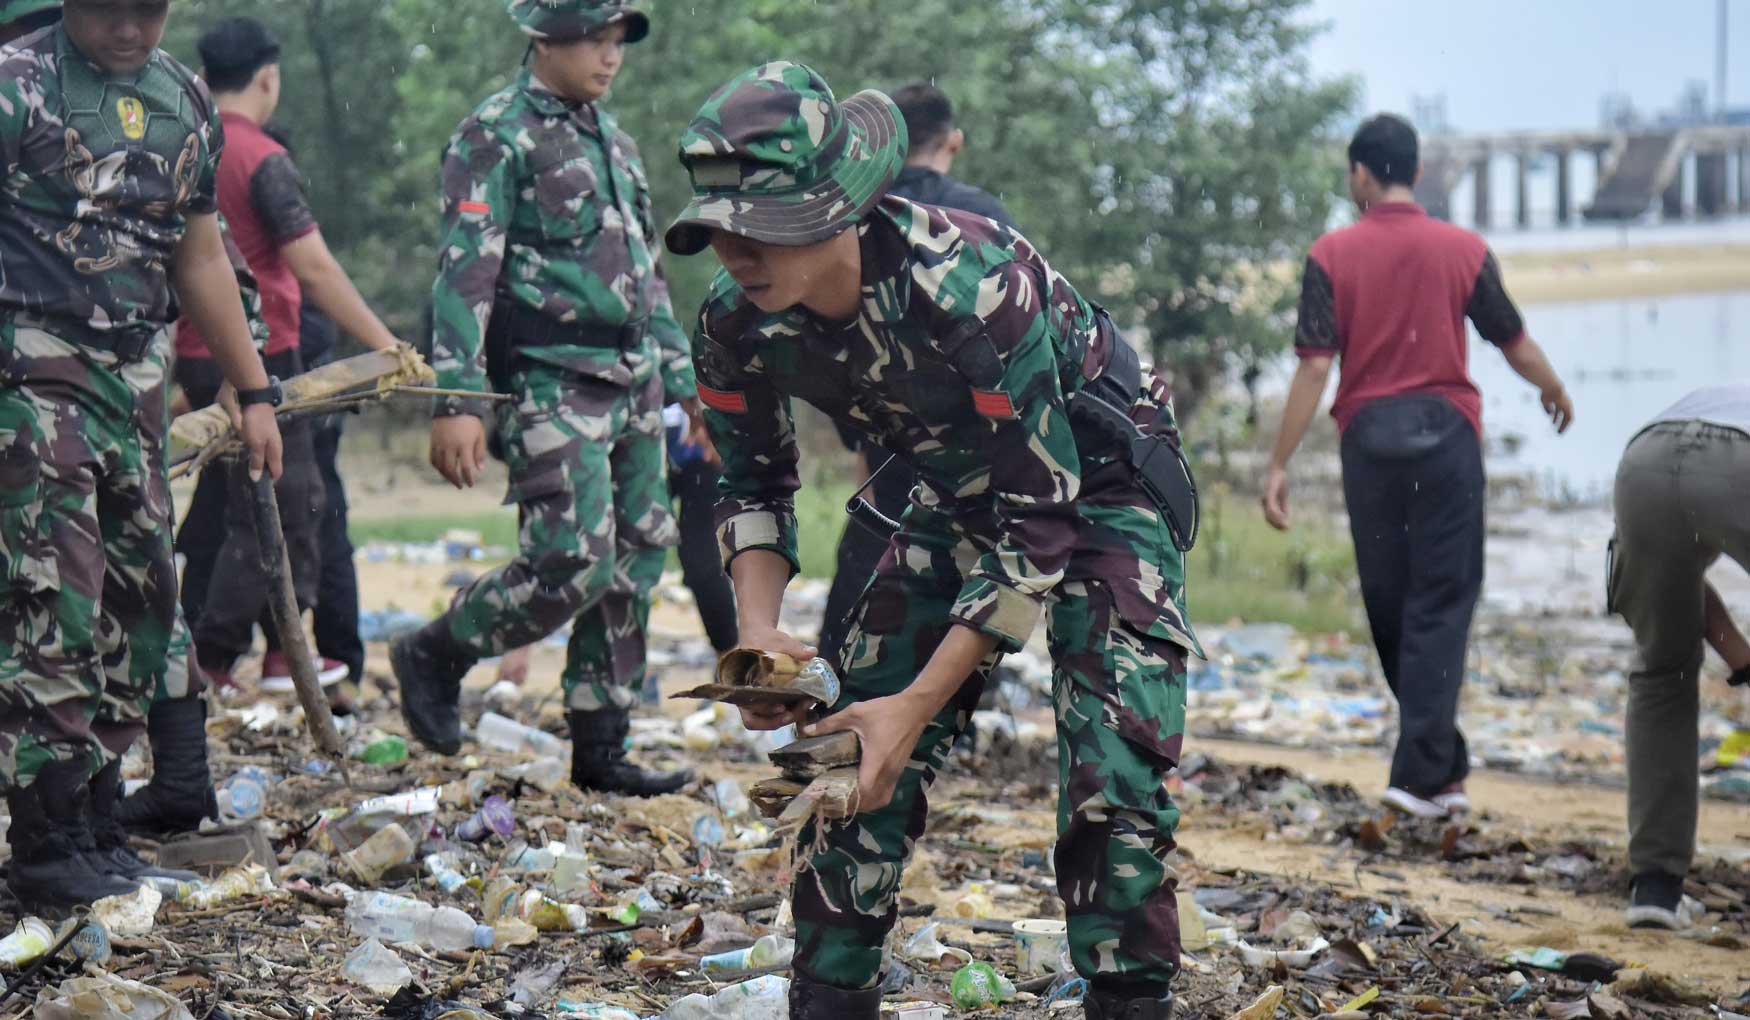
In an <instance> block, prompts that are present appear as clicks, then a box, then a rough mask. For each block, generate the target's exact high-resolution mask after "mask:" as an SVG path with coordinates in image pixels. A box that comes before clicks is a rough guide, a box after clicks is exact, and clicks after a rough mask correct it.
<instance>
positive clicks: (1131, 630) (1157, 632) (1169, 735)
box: [1088, 582, 1185, 765]
mask: <svg viewBox="0 0 1750 1020" xmlns="http://www.w3.org/2000/svg"><path fill="white" fill-rule="evenodd" d="M1088 595H1089V598H1090V601H1092V602H1094V603H1095V605H1094V606H1092V607H1090V608H1091V609H1093V610H1094V611H1095V612H1098V613H1101V614H1103V618H1104V619H1105V620H1106V621H1107V623H1106V648H1105V652H1104V664H1105V670H1104V675H1103V676H1102V677H1100V678H1099V682H1100V683H1101V684H1102V685H1104V686H1105V687H1106V689H1105V690H1097V691H1096V692H1095V693H1097V694H1098V695H1099V696H1100V700H1102V701H1103V702H1105V703H1106V713H1107V722H1108V723H1109V724H1110V725H1111V727H1112V728H1113V729H1114V730H1116V731H1117V733H1118V735H1119V736H1121V737H1123V738H1124V739H1125V740H1127V741H1129V742H1130V743H1131V744H1133V745H1135V746H1136V747H1138V748H1140V749H1141V750H1142V751H1143V752H1145V753H1146V754H1147V755H1149V756H1150V757H1154V758H1158V759H1160V760H1161V761H1163V762H1165V763H1167V764H1169V765H1176V764H1178V761H1179V754H1180V751H1181V750H1182V749H1183V747H1184V743H1185V649H1184V648H1183V647H1181V644H1180V639H1179V638H1177V637H1176V635H1173V634H1172V633H1171V631H1170V629H1169V628H1166V627H1163V626H1161V624H1160V621H1159V619H1158V617H1156V616H1155V615H1153V614H1146V615H1144V614H1133V613H1126V612H1125V611H1124V610H1123V608H1122V607H1123V603H1122V602H1120V601H1119V600H1117V599H1115V598H1114V597H1113V594H1112V590H1111V589H1110V588H1109V587H1108V586H1106V585H1104V584H1101V583H1099V582H1090V583H1089V584H1088ZM1132 616H1137V617H1138V618H1136V619H1132V618H1131V617H1132ZM1098 618H1100V617H1096V619H1098Z"/></svg>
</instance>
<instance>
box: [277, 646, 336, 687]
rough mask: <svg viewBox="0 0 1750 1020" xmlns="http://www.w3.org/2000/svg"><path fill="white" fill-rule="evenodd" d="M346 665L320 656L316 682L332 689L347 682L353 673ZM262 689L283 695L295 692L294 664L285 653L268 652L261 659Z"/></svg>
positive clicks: (317, 662)
mask: <svg viewBox="0 0 1750 1020" xmlns="http://www.w3.org/2000/svg"><path fill="white" fill-rule="evenodd" d="M351 672H352V671H351V670H350V669H347V668H346V663H344V662H336V661H335V660H333V659H329V658H324V657H321V656H318V657H317V659H316V680H317V682H318V683H320V684H321V685H322V686H324V687H332V686H334V685H335V684H337V683H339V682H341V681H342V680H345V679H346V677H347V674H349V673H351ZM261 689H262V690H264V691H272V692H276V693H283V692H286V691H291V690H295V689H296V688H295V687H294V686H293V684H292V664H291V660H289V659H287V658H286V653H284V652H268V653H267V654H266V655H263V656H262V657H261Z"/></svg>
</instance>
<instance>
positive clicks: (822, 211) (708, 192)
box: [664, 61, 906, 255]
mask: <svg viewBox="0 0 1750 1020" xmlns="http://www.w3.org/2000/svg"><path fill="white" fill-rule="evenodd" d="M905 146H906V135H905V122H904V121H903V120H901V119H900V117H899V110H898V108H897V107H895V106H894V105H893V100H891V99H889V98H887V96H885V95H883V94H882V93H880V92H877V91H875V90H874V89H867V90H865V91H862V92H859V93H857V94H856V95H854V96H852V97H850V98H849V99H846V100H845V101H844V102H842V103H841V102H839V101H837V100H836V99H834V98H833V94H832V88H831V87H830V86H828V85H827V83H826V80H825V79H823V78H822V77H821V76H820V75H818V74H816V73H815V72H814V71H812V70H811V69H809V68H807V67H804V66H803V65H801V64H793V63H790V62H789V61H776V62H773V63H770V64H762V65H761V66H759V67H756V68H754V69H752V70H750V71H745V72H743V73H742V74H740V75H738V76H736V77H735V78H733V79H731V80H730V82H729V83H728V84H727V85H724V86H723V87H722V88H720V89H718V90H717V91H716V92H715V93H713V94H712V96H711V98H710V99H708V100H706V101H705V105H704V106H702V107H700V108H699V112H698V114H697V115H696V116H694V118H693V122H692V124H690V125H688V127H687V131H686V134H684V135H682V136H681V151H680V158H681V164H682V165H683V166H685V167H686V168H687V173H688V174H689V175H690V176H691V177H692V181H693V201H692V204H690V205H688V206H687V208H686V209H685V210H684V211H683V212H682V213H681V214H680V216H679V217H678V218H677V219H676V220H675V221H674V224H673V225H672V226H670V227H669V228H668V233H667V235H666V236H665V238H664V240H665V241H666V242H667V244H668V248H669V250H670V251H672V252H674V253H675V254H677V255H696V254H698V253H699V252H701V251H704V250H705V248H706V247H707V246H708V245H709V244H710V236H711V230H712V229H713V228H716V229H722V230H726V231H728V232H730V233H732V234H739V235H741V236H743V237H749V238H752V239H753V240H756V241H764V242H767V243H769V244H781V245H787V246H798V245H805V244H814V243H816V242H818V241H824V240H826V239H827V238H829V237H832V236H833V235H835V234H837V233H838V232H839V231H841V230H844V229H845V228H846V227H848V226H850V225H851V224H853V223H857V222H859V221H860V220H861V219H862V218H863V216H864V215H865V214H866V213H868V211H869V209H870V208H871V207H873V206H874V205H875V203H876V202H878V201H880V200H881V196H882V195H885V194H886V193H887V189H888V188H889V187H890V186H891V185H892V184H893V179H894V177H895V176H896V175H898V173H899V170H900V167H901V165H903V164H904V163H905Z"/></svg>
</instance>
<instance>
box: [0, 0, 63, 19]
mask: <svg viewBox="0 0 1750 1020" xmlns="http://www.w3.org/2000/svg"><path fill="white" fill-rule="evenodd" d="M60 9H61V0H0V25H10V24H11V23H13V22H14V21H17V20H18V19H19V18H28V17H30V16H31V15H32V14H36V13H38V12H40V11H58V10H60Z"/></svg>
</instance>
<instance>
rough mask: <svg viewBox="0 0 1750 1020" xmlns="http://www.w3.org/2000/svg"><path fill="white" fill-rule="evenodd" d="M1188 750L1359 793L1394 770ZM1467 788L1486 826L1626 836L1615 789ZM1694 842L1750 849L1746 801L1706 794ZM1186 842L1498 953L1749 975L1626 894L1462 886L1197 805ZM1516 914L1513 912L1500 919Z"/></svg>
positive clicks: (1205, 853)
mask: <svg viewBox="0 0 1750 1020" xmlns="http://www.w3.org/2000/svg"><path fill="white" fill-rule="evenodd" d="M1189 749H1192V750H1197V751H1201V752H1203V753H1206V754H1210V755H1214V756H1215V757H1217V758H1219V759H1221V760H1223V761H1231V762H1242V763H1258V764H1270V765H1280V766H1284V767H1287V768H1291V769H1294V770H1296V771H1299V772H1302V773H1304V774H1306V775H1308V776H1315V777H1317V778H1319V779H1322V780H1325V781H1328V782H1346V783H1351V784H1353V785H1354V786H1355V787H1356V788H1357V789H1359V790H1361V791H1362V792H1363V793H1368V792H1372V791H1378V790H1382V789H1384V787H1385V782H1386V774H1387V771H1388V762H1387V760H1386V759H1385V758H1384V757H1382V755H1381V753H1380V752H1378V751H1332V752H1320V751H1301V750H1291V749H1286V748H1279V747H1266V746H1260V745H1256V744H1242V743H1235V742H1233V741H1224V740H1207V739H1204V740H1195V741H1191V742H1190V748H1189ZM1467 787H1468V790H1469V793H1470V795H1471V798H1472V800H1473V801H1474V803H1475V804H1476V806H1477V808H1478V809H1479V811H1481V812H1482V816H1483V822H1482V825H1483V827H1485V828H1486V829H1491V830H1503V831H1509V832H1514V833H1518V834H1523V835H1525V836H1526V837H1528V838H1533V837H1543V838H1545V839H1552V840H1553V839H1570V838H1587V839H1596V840H1599V841H1601V842H1606V843H1611V844H1617V843H1620V842H1621V841H1622V839H1623V838H1624V836H1623V832H1624V829H1623V827H1624V824H1625V823H1624V819H1625V818H1626V817H1627V803H1626V797H1625V795H1624V794H1623V793H1622V792H1621V791H1618V790H1610V789H1604V788H1600V787H1595V786H1587V785H1575V784H1553V783H1547V782H1539V781H1536V780H1531V779H1525V778H1521V777H1518V776H1511V775H1503V774H1499V773H1490V772H1486V771H1485V772H1479V773H1474V774H1473V775H1472V778H1471V780H1470V782H1469V783H1468V784H1467ZM1699 840H1700V843H1701V845H1702V847H1703V848H1704V851H1705V850H1706V849H1707V848H1712V847H1721V848H1734V847H1735V848H1736V849H1738V850H1739V851H1742V850H1744V849H1746V848H1747V847H1750V806H1747V805H1739V804H1725V803H1719V802H1706V801H1704V802H1703V805H1702V813H1701V828H1700V836H1699ZM1180 841H1181V843H1182V844H1183V846H1184V848H1185V849H1186V850H1187V851H1188V852H1189V853H1191V854H1192V855H1193V856H1194V857H1196V858H1197V859H1198V860H1199V861H1201V862H1202V863H1204V864H1206V865H1212V866H1218V867H1240V868H1248V869H1252V870H1255V871H1264V872H1272V873H1275V874H1280V875H1285V876H1305V877H1306V878H1308V879H1311V880H1314V881H1319V882H1325V883H1329V884H1331V885H1335V886H1337V887H1339V888H1347V889H1353V890H1354V891H1356V892H1357V893H1360V892H1365V893H1367V894H1369V895H1374V896H1380V895H1384V894H1386V893H1387V892H1388V891H1393V890H1401V891H1402V892H1401V895H1403V896H1404V897H1405V898H1406V899H1409V900H1412V901H1414V902H1416V903H1418V904H1420V905H1422V906H1423V908H1424V909H1427V910H1429V911H1430V912H1431V913H1432V914H1433V915H1434V916H1436V917H1438V918H1440V919H1441V920H1443V921H1445V922H1446V923H1449V924H1450V923H1452V922H1454V921H1459V922H1462V923H1463V925H1464V928H1465V930H1467V931H1469V932H1471V933H1472V934H1476V935H1480V936H1482V937H1483V938H1485V939H1487V940H1489V941H1491V942H1493V943H1496V944H1498V945H1499V946H1501V947H1502V949H1503V950H1506V949H1508V948H1512V947H1516V946H1522V945H1529V946H1549V947H1551V948H1553V949H1562V950H1569V951H1573V950H1582V949H1583V950H1587V951H1590V952H1596V953H1603V954H1605V955H1607V956H1611V957H1614V958H1615V959H1619V960H1624V961H1628V962H1634V963H1640V964H1643V965H1645V966H1647V967H1651V968H1653V969H1655V970H1659V971H1663V972H1665V973H1670V974H1678V975H1684V976H1688V977H1692V978H1695V979H1698V980H1700V981H1702V982H1703V983H1705V984H1707V985H1708V986H1709V987H1711V988H1714V989H1715V990H1717V991H1727V990H1731V991H1737V990H1739V989H1741V988H1742V987H1743V986H1744V983H1745V982H1746V981H1750V953H1746V952H1744V951H1743V950H1733V949H1722V948H1716V947H1713V946H1707V945H1702V944H1700V943H1697V942H1693V941H1688V940H1683V939H1678V938H1675V937H1673V936H1671V935H1669V934H1660V933H1651V932H1647V931H1643V930H1635V929H1631V928H1629V927H1628V926H1627V925H1626V924H1625V923H1624V922H1623V918H1622V908H1623V902H1622V900H1621V899H1620V898H1605V897H1598V896H1575V895H1572V894H1569V893H1566V892H1562V893H1546V892H1541V891H1540V890H1538V889H1537V888H1536V887H1535V886H1517V885H1515V886H1509V885H1496V884H1489V883H1480V882H1471V883H1464V882H1458V881H1454V880H1453V879H1452V878H1451V877H1450V875H1449V874H1448V871H1447V868H1446V867H1445V866H1444V865H1443V864H1441V863H1440V862H1438V861H1430V862H1428V863H1427V864H1416V863H1406V862H1404V861H1398V860H1393V861H1389V862H1385V863H1383V864H1380V865H1378V866H1377V867H1367V866H1358V865H1360V863H1361V857H1360V856H1359V855H1358V854H1357V853H1356V852H1355V851H1353V850H1338V849H1334V848H1324V847H1316V846H1307V845H1304V844H1295V843H1286V842H1283V841H1282V840H1280V839H1279V838H1276V836H1275V834H1274V833H1272V832H1269V831H1265V830H1264V828H1263V827H1262V826H1261V825H1257V826H1246V825H1239V826H1233V827H1205V826H1202V825H1200V824H1199V817H1198V814H1197V812H1196V810H1195V809H1192V810H1190V811H1188V812H1187V815H1186V820H1185V823H1184V825H1183V826H1182V827H1181V829H1180ZM1624 895H1626V891H1625V893H1624ZM1509 912H1513V913H1515V914H1516V915H1517V916H1514V917H1510V918H1509V917H1504V916H1502V915H1503V914H1506V913H1509Z"/></svg>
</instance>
